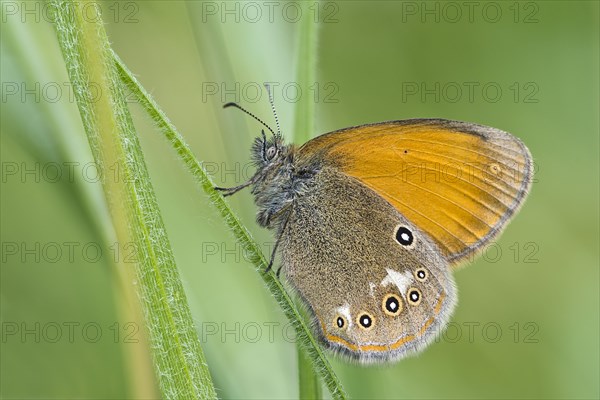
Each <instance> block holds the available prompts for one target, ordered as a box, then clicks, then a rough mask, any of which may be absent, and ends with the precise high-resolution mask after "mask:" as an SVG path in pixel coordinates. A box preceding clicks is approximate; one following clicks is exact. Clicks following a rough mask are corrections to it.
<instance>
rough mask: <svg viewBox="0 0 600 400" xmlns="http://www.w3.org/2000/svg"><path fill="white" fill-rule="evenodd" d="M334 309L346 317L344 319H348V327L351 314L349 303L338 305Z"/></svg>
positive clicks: (350, 322) (350, 321) (350, 324)
mask: <svg viewBox="0 0 600 400" xmlns="http://www.w3.org/2000/svg"><path fill="white" fill-rule="evenodd" d="M336 311H337V312H338V313H340V314H341V315H342V316H343V317H344V318H346V321H348V327H351V326H352V316H351V315H350V305H349V304H348V303H346V304H344V305H343V306H342V307H338V308H337V309H336Z"/></svg>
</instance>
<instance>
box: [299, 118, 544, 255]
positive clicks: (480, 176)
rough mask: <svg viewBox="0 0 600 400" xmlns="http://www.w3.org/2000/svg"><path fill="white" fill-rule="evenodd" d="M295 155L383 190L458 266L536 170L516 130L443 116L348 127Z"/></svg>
mask: <svg viewBox="0 0 600 400" xmlns="http://www.w3.org/2000/svg"><path fill="white" fill-rule="evenodd" d="M298 153H299V157H300V158H301V163H304V164H307V165H310V164H311V163H315V162H317V160H319V162H324V163H326V164H329V165H331V166H332V167H335V168H338V169H339V170H340V171H341V172H343V173H344V174H347V175H349V176H351V177H354V178H356V179H358V180H359V181H360V182H361V183H363V184H364V185H365V186H367V187H369V188H370V189H372V190H373V191H375V192H376V193H378V194H379V195H380V196H381V197H383V198H384V199H385V200H387V201H388V202H389V203H390V204H392V205H393V206H394V207H395V208H396V210H398V211H399V212H400V213H401V214H402V215H403V216H405V217H406V218H407V219H408V220H409V221H410V222H411V223H412V224H414V225H415V226H418V227H419V228H420V229H421V230H422V231H424V232H425V233H427V234H428V235H429V236H430V237H431V238H432V239H433V240H434V241H435V242H436V244H437V245H438V246H439V248H440V249H441V250H442V252H443V253H444V255H445V257H446V258H447V259H448V261H449V262H450V263H451V264H454V265H456V264H458V263H459V262H460V261H463V260H465V259H466V258H467V257H468V256H470V255H472V254H473V253H474V252H475V251H476V250H477V249H479V248H481V247H482V246H484V245H485V244H487V243H489V242H490V241H491V240H492V239H493V238H494V237H495V236H496V235H498V234H499V233H500V232H501V230H502V229H503V228H504V226H505V225H506V224H507V222H508V221H509V219H510V218H511V217H512V216H513V215H514V214H515V213H516V211H517V210H518V209H519V207H520V206H521V204H522V203H523V201H524V199H525V197H526V196H527V193H528V191H529V188H530V186H531V181H532V174H533V168H532V159H531V154H530V153H529V150H528V149H527V148H526V147H525V145H524V144H523V143H522V142H521V141H520V140H519V139H517V138H515V137H514V136H512V135H511V134H509V133H506V132H504V131H501V130H499V129H495V128H490V127H487V126H482V125H477V124H471V123H466V122H458V121H449V120H442V119H417V120H404V121H392V122H384V123H378V124H372V125H362V126H357V127H352V128H347V129H343V130H340V131H335V132H331V133H328V134H325V135H322V136H319V137H317V138H315V139H313V140H311V141H309V142H307V143H306V144H305V145H304V146H302V147H301V148H300V149H299V151H298Z"/></svg>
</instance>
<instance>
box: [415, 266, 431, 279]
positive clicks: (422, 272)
mask: <svg viewBox="0 0 600 400" xmlns="http://www.w3.org/2000/svg"><path fill="white" fill-rule="evenodd" d="M428 277H429V273H428V272H427V270H426V269H425V268H419V269H417V270H416V271H415V278H417V280H418V281H419V282H425V281H426V280H427V278H428Z"/></svg>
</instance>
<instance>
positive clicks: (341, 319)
mask: <svg viewBox="0 0 600 400" xmlns="http://www.w3.org/2000/svg"><path fill="white" fill-rule="evenodd" d="M335 324H336V325H337V327H338V328H340V329H342V328H343V327H344V326H346V320H345V319H344V317H341V316H338V317H337V318H336V319H335Z"/></svg>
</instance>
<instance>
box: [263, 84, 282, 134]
mask: <svg viewBox="0 0 600 400" xmlns="http://www.w3.org/2000/svg"><path fill="white" fill-rule="evenodd" d="M265 87H266V88H267V93H268V94H269V103H270V104H271V110H272V111H273V116H274V117H275V125H277V134H276V135H275V136H277V137H281V127H280V126H279V118H277V112H276V111H275V102H274V101H273V94H272V93H271V86H269V84H268V83H265Z"/></svg>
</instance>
